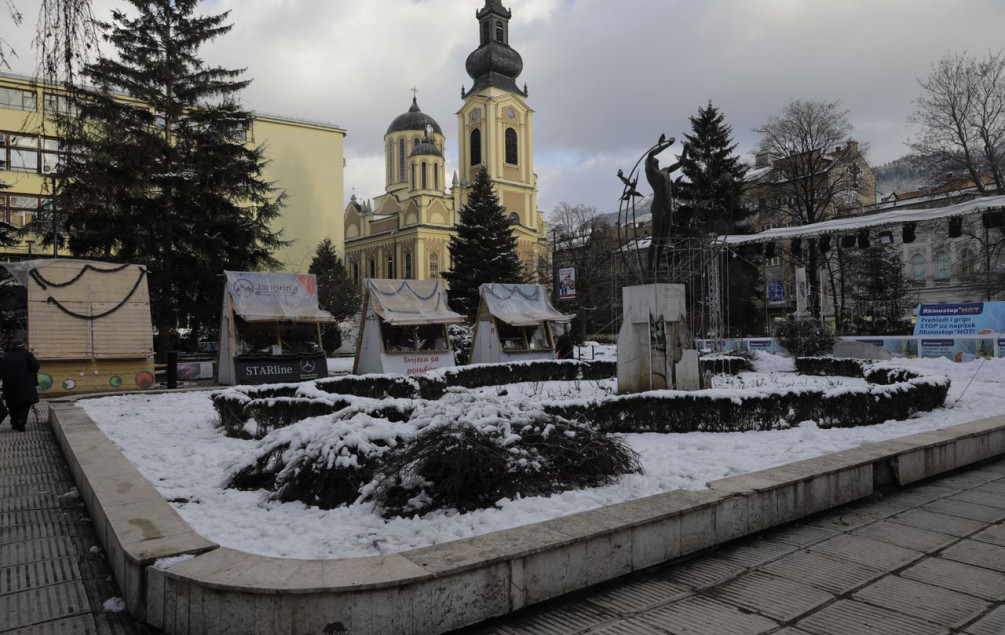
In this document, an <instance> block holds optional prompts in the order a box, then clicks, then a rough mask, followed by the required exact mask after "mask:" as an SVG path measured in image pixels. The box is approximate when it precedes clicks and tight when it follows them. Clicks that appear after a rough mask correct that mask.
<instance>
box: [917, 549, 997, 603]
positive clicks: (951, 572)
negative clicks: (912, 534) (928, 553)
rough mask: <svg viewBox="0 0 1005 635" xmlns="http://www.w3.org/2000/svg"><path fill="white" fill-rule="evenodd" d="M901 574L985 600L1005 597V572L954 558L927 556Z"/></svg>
mask: <svg viewBox="0 0 1005 635" xmlns="http://www.w3.org/2000/svg"><path fill="white" fill-rule="evenodd" d="M900 575H901V576H902V577H904V578H909V579H911V580H917V581H919V582H925V583H926V584H932V585H935V586H940V587H943V588H946V589H951V590H953V591H959V592H961V593H966V594H968V595H973V596H975V597H979V598H984V599H985V600H1003V599H1005V573H1001V572H998V571H991V570H990V569H982V568H981V567H975V566H973V565H970V564H964V563H962V562H956V561H954V560H946V559H945V558H927V559H925V560H922V561H921V562H919V563H918V564H916V565H913V566H911V567H910V568H908V569H904V570H903V571H901V572H900Z"/></svg>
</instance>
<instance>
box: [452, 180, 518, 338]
mask: <svg viewBox="0 0 1005 635" xmlns="http://www.w3.org/2000/svg"><path fill="white" fill-rule="evenodd" d="M505 212H506V210H505V209H504V208H503V207H502V206H501V205H500V204H499V197H498V196H497V195H496V193H495V191H494V190H493V189H492V180H491V179H489V175H488V172H486V171H485V170H484V169H482V170H480V171H479V172H478V174H477V175H476V176H475V182H474V183H473V184H472V187H471V194H470V196H469V197H468V203H467V205H465V206H464V207H462V208H461V212H460V221H459V222H458V223H457V235H456V236H453V237H451V238H450V262H451V270H450V271H447V272H445V273H444V274H443V277H444V278H445V279H446V280H447V282H448V283H449V284H450V289H449V290H448V294H449V296H450V303H451V305H452V306H453V308H454V310H455V311H457V312H459V313H462V314H464V315H466V316H468V318H469V319H474V317H475V313H477V311H478V287H479V286H480V285H482V284H484V283H486V282H500V283H507V282H508V283H520V282H523V281H524V276H523V265H522V264H521V263H520V257H519V256H517V253H516V246H517V242H516V236H514V235H513V230H512V228H511V227H510V221H509V218H507V216H506V213H505Z"/></svg>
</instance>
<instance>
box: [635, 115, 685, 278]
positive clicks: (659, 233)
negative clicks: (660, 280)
mask: <svg viewBox="0 0 1005 635" xmlns="http://www.w3.org/2000/svg"><path fill="white" fill-rule="evenodd" d="M674 141H676V139H674V138H673V137H670V138H669V139H667V136H666V135H665V134H662V135H660V139H659V141H658V142H657V143H656V145H655V146H653V147H652V149H651V150H649V154H647V155H646V166H645V167H646V180H647V181H649V185H650V187H652V188H653V204H652V207H650V213H651V214H652V219H653V221H652V222H653V233H652V242H651V243H650V245H649V254H648V261H649V262H648V265H649V271H650V273H652V272H655V271H656V268H657V267H658V266H659V264H658V263H659V255H660V252H662V250H663V248H664V247H665V246H666V244H667V240H668V239H669V238H670V226H671V225H672V224H673V220H672V213H673V198H674V193H675V190H676V185H677V183H678V182H679V181H680V179H681V177H677V179H676V180H674V178H673V176H672V174H673V173H674V172H675V171H676V170H677V169H679V168H680V166H681V164H682V163H683V162H684V160H685V159H686V158H687V154H688V144H686V143H685V144H684V149H683V150H681V153H680V156H679V157H677V161H676V162H675V163H672V164H670V165H669V166H667V167H665V168H660V162H659V159H657V158H656V156H657V155H658V154H660V153H661V152H663V151H664V150H666V149H667V148H669V147H670V146H672V145H673V144H674Z"/></svg>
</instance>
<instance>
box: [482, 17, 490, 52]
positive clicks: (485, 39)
mask: <svg viewBox="0 0 1005 635" xmlns="http://www.w3.org/2000/svg"><path fill="white" fill-rule="evenodd" d="M491 28H492V26H491V25H490V24H489V21H488V20H486V21H485V22H482V45H483V46H484V45H485V44H488V43H489V29H491Z"/></svg>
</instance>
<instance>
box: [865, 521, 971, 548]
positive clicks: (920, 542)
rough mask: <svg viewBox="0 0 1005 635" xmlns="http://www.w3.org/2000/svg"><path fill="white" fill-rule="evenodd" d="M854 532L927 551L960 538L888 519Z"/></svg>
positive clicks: (947, 544) (945, 545) (873, 538)
mask: <svg viewBox="0 0 1005 635" xmlns="http://www.w3.org/2000/svg"><path fill="white" fill-rule="evenodd" d="M852 533H853V534H854V535H857V536H865V537H866V538H871V539H872V540H879V541H881V542H888V543H890V544H894V545H897V546H898V547H905V548H907V549H914V550H915V551H923V552H925V553H931V552H933V551H937V550H939V549H942V548H943V547H947V546H949V545H951V544H953V543H954V542H956V541H957V540H959V538H957V537H956V536H950V535H949V534H941V533H939V532H937V531H929V530H927V529H919V528H917V527H909V526H907V525H899V524H897V523H891V522H887V521H881V522H878V523H875V524H872V525H867V526H865V527H862V528H860V529H856V530H855V531H854V532H852Z"/></svg>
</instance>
